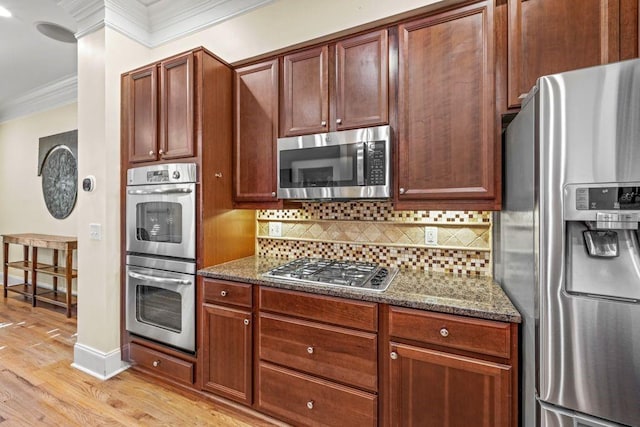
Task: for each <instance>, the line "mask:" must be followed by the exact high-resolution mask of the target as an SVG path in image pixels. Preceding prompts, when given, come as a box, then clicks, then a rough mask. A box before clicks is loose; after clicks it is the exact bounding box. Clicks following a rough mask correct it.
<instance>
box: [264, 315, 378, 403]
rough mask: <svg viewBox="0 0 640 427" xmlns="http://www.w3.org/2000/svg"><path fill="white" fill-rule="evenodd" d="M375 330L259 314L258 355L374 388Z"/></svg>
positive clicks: (334, 378) (375, 374)
mask: <svg viewBox="0 0 640 427" xmlns="http://www.w3.org/2000/svg"><path fill="white" fill-rule="evenodd" d="M376 349H377V338H376V335H375V334H372V333H369V332H360V331H355V330H351V329H345V328H339V327H336V326H329V325H323V324H319V323H313V322H307V321H304V320H297V319H287V318H283V317H280V316H275V315H271V314H265V313H262V314H260V359H264V360H268V361H270V362H274V363H277V364H279V365H284V366H287V367H290V368H294V369H297V370H300V371H304V372H307V373H310V374H313V375H318V376H321V377H324V378H328V379H331V380H334V381H339V382H342V383H345V384H349V385H352V386H356V387H360V388H365V389H368V390H371V391H376V390H377V389H378V377H377V369H378V364H377V360H378V358H377V353H376Z"/></svg>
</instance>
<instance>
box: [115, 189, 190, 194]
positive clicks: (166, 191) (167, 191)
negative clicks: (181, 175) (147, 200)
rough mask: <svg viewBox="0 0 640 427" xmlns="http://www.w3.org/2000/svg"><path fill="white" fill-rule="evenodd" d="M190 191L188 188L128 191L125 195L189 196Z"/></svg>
mask: <svg viewBox="0 0 640 427" xmlns="http://www.w3.org/2000/svg"><path fill="white" fill-rule="evenodd" d="M192 191H193V190H191V189H190V188H164V189H158V190H128V191H127V193H128V194H131V195H133V196H147V195H151V194H189V193H191V192H192Z"/></svg>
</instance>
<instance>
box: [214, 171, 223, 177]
mask: <svg viewBox="0 0 640 427" xmlns="http://www.w3.org/2000/svg"><path fill="white" fill-rule="evenodd" d="M213 176H215V177H216V178H222V172H216V173H214V174H213Z"/></svg>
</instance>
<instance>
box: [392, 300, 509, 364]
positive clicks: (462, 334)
mask: <svg viewBox="0 0 640 427" xmlns="http://www.w3.org/2000/svg"><path fill="white" fill-rule="evenodd" d="M389 317H390V318H389V334H390V335H391V336H392V337H398V338H406V339H410V340H415V341H422V342H425V343H430V344H438V345H442V346H446V347H450V348H457V349H460V350H465V351H472V352H475V353H482V354H487V355H491V356H498V357H503V358H505V359H507V358H509V357H510V348H511V335H510V325H509V324H508V323H502V322H495V321H491V320H482V319H470V318H464V317H460V316H454V315H449V314H439V313H428V312H423V311H417V310H410V309H403V308H397V307H389Z"/></svg>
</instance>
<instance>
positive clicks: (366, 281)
mask: <svg viewBox="0 0 640 427" xmlns="http://www.w3.org/2000/svg"><path fill="white" fill-rule="evenodd" d="M397 273H398V269H397V268H386V267H380V266H378V265H377V264H373V263H369V262H357V261H336V260H330V259H322V258H301V259H297V260H294V261H291V262H288V263H286V264H283V265H281V266H279V267H276V268H274V269H272V270H270V271H268V272H267V273H264V274H263V276H264V277H269V278H272V279H278V280H284V281H289V282H295V283H311V284H314V285H329V286H347V287H353V288H359V289H368V290H372V291H384V290H385V289H387V287H389V284H390V283H391V281H392V280H393V278H394V277H395V275H396V274H397Z"/></svg>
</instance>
